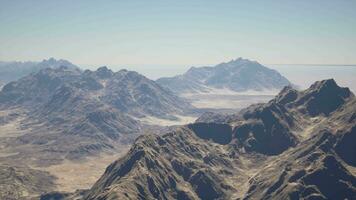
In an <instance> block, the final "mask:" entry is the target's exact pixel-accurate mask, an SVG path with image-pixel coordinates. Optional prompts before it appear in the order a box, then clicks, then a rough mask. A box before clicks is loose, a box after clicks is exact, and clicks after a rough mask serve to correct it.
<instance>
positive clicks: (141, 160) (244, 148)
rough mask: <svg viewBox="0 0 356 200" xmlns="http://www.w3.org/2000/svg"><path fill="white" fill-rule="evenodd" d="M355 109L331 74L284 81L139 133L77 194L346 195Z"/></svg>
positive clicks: (353, 180)
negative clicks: (182, 122) (302, 86)
mask: <svg viewBox="0 0 356 200" xmlns="http://www.w3.org/2000/svg"><path fill="white" fill-rule="evenodd" d="M355 116H356V98H355V96H354V95H353V94H352V93H351V92H350V91H349V90H348V89H347V88H341V87H339V86H338V85H337V84H336V83H335V81H334V80H332V79H330V80H324V81H319V82H316V83H315V84H313V85H312V86H311V87H310V88H309V89H307V90H304V91H296V90H294V89H292V88H290V87H286V88H284V89H283V90H282V91H281V92H280V94H279V95H278V96H276V97H275V98H274V99H273V100H271V101H270V102H268V103H266V104H258V105H252V106H250V107H248V108H246V109H244V110H242V111H241V112H239V113H236V114H232V115H219V114H212V113H210V114H207V115H204V116H202V117H201V118H200V119H198V120H197V122H196V123H194V124H189V125H186V126H181V127H177V128H176V129H174V130H171V131H170V132H168V133H166V134H164V135H161V136H159V135H144V136H140V137H139V138H138V139H137V140H136V141H135V143H134V144H133V146H132V148H131V149H130V150H129V152H128V153H127V154H126V155H125V156H124V157H122V158H120V159H118V160H116V161H115V162H113V163H112V164H110V165H109V166H108V167H107V169H106V171H105V173H104V174H103V176H102V177H101V178H100V179H99V180H98V181H97V182H96V183H95V184H94V185H93V187H92V188H91V189H90V190H88V191H85V192H84V193H81V198H83V199H308V200H312V199H349V200H351V199H354V198H355V196H356V173H355V172H356V170H355V169H356V165H355V164H356V143H355V142H354V141H355V139H356V121H355V120H356V117H355ZM77 195H78V194H77ZM67 198H69V199H71V198H72V197H70V196H67Z"/></svg>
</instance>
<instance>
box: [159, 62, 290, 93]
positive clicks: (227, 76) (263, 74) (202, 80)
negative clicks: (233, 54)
mask: <svg viewBox="0 0 356 200" xmlns="http://www.w3.org/2000/svg"><path fill="white" fill-rule="evenodd" d="M157 82H158V83H159V84H161V85H162V86H164V87H167V88H169V89H170V90H172V91H174V92H177V93H179V94H180V93H194V92H209V91H211V90H212V89H229V90H232V91H237V92H241V91H247V90H257V91H261V90H276V89H281V88H283V87H284V86H287V85H290V82H289V81H288V80H287V79H286V78H285V77H283V76H282V75H280V74H279V73H278V72H277V71H275V70H272V69H269V68H267V67H265V66H263V65H261V64H259V63H257V62H255V61H250V60H247V59H242V58H238V59H236V60H232V61H230V62H227V63H221V64H219V65H216V66H214V67H198V68H197V67H192V68H190V69H189V70H188V71H187V72H186V73H184V74H183V75H179V76H175V77H171V78H160V79H158V80H157Z"/></svg>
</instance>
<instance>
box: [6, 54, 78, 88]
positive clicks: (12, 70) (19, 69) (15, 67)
mask: <svg viewBox="0 0 356 200" xmlns="http://www.w3.org/2000/svg"><path fill="white" fill-rule="evenodd" d="M61 66H66V67H68V68H71V69H79V67H77V66H75V65H74V64H72V63H70V62H69V61H67V60H63V59H60V60H56V59H54V58H49V59H48V60H43V61H41V62H30V61H29V62H3V61H0V84H1V82H2V83H3V84H5V83H8V82H10V81H15V80H17V79H19V78H22V77H24V76H26V75H29V74H31V73H36V72H38V71H40V70H41V69H46V68H59V67H61Z"/></svg>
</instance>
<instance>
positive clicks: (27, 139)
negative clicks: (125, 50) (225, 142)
mask: <svg viewBox="0 0 356 200" xmlns="http://www.w3.org/2000/svg"><path fill="white" fill-rule="evenodd" d="M191 108H192V107H191V106H190V105H189V104H188V103H186V102H185V101H183V100H181V99H180V98H179V97H177V96H175V95H173V94H172V93H171V92H169V91H166V90H165V89H163V88H162V87H161V86H159V85H158V84H157V83H155V82H154V81H151V80H149V79H147V78H146V77H144V76H142V75H140V74H138V73H136V72H132V71H127V70H121V71H119V72H115V73H114V72H112V71H111V70H109V69H108V68H106V67H101V68H99V69H98V70H97V71H89V70H86V71H84V72H82V71H80V70H77V69H72V68H68V67H60V68H56V69H51V68H47V69H43V70H41V71H39V72H38V73H34V74H31V75H28V76H26V77H24V78H21V79H20V80H18V81H15V82H10V83H8V84H7V85H5V86H4V87H3V89H2V91H1V92H0V111H1V113H0V114H2V115H1V118H0V119H3V120H2V121H3V125H6V124H9V123H14V122H15V121H16V126H18V128H17V129H16V131H17V130H22V131H20V132H21V133H19V134H18V135H6V136H5V137H8V138H7V139H6V140H3V141H2V142H1V143H4V146H5V147H8V148H10V149H14V151H16V152H20V153H19V154H17V155H14V159H19V158H21V157H22V156H23V157H24V158H23V159H25V160H26V159H28V156H27V155H28V154H30V155H33V156H34V157H36V158H37V157H39V158H38V162H42V160H45V162H49V164H50V163H51V162H57V160H61V159H62V158H63V157H65V158H70V159H75V158H79V157H82V156H85V155H88V154H89V155H90V154H94V153H98V152H101V151H105V150H112V149H115V146H116V145H117V144H120V143H127V142H129V141H131V140H133V138H135V137H136V136H137V134H138V133H140V131H141V127H142V126H141V124H140V122H139V121H138V120H137V119H136V118H141V117H144V116H155V117H159V118H166V119H172V118H174V115H175V114H183V113H185V112H186V111H187V110H189V109H191ZM9 126H10V125H9ZM11 126H13V125H11ZM13 136H16V137H13ZM26 146H27V147H26ZM28 146H31V148H28ZM21 147H24V149H21ZM25 147H26V149H25ZM36 162H37V161H36Z"/></svg>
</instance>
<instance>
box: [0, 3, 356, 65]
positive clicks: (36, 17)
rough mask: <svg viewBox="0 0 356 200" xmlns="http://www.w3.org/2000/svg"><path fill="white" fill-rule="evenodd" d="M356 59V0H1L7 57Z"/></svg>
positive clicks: (110, 61) (2, 51)
mask: <svg viewBox="0 0 356 200" xmlns="http://www.w3.org/2000/svg"><path fill="white" fill-rule="evenodd" d="M240 56H242V57H245V58H249V59H253V60H258V61H259V62H261V63H265V64H269V63H291V64H295V63H304V64H305V63H310V64H313V63H314V64H315V63H318V64H355V63H356V0H298V1H295V0H293V1H292V0H290V1H289V0H281V1H277V0H276V1H267V0H263V1H261V0H259V1H245V0H244V1H238V0H231V1H228V0H215V1H209V0H174V1H171V0H125V1H124V0H112V1H86V0H75V1H74V0H60V1H57V0H31V1H30V0H23V1H18V0H8V1H5V0H0V60H5V61H10V60H22V61H23V60H35V61H36V60H42V59H44V58H49V57H55V58H64V59H67V60H70V61H71V62H73V63H76V64H90V65H125V64H127V65H142V64H145V65H154V64H158V65H164V64H174V65H196V64H201V63H219V62H222V61H225V60H230V59H232V58H236V57H240Z"/></svg>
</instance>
